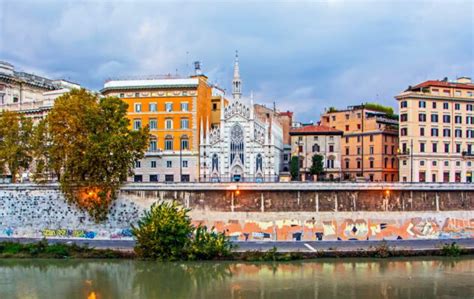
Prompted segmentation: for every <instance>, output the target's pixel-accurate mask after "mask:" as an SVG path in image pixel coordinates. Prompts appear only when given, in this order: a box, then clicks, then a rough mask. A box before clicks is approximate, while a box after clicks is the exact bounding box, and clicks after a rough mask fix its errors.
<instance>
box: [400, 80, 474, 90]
mask: <svg viewBox="0 0 474 299" xmlns="http://www.w3.org/2000/svg"><path fill="white" fill-rule="evenodd" d="M430 86H432V87H441V88H443V87H445V88H462V89H471V90H474V84H472V83H456V82H448V81H440V80H428V81H425V82H423V83H420V84H418V85H415V86H413V87H411V88H409V90H414V89H418V88H423V87H430Z"/></svg>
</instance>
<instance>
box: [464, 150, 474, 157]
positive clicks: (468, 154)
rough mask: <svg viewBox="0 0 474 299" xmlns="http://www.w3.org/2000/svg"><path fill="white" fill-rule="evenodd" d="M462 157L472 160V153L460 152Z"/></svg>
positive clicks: (473, 155)
mask: <svg viewBox="0 0 474 299" xmlns="http://www.w3.org/2000/svg"><path fill="white" fill-rule="evenodd" d="M462 156H463V157H464V158H473V157H474V152H467V151H464V152H462Z"/></svg>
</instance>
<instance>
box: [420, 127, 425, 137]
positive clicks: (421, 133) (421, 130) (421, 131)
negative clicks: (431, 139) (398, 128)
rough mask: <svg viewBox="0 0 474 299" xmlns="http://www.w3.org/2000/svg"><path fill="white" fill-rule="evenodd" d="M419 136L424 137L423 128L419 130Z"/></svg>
mask: <svg viewBox="0 0 474 299" xmlns="http://www.w3.org/2000/svg"><path fill="white" fill-rule="evenodd" d="M420 136H425V128H420Z"/></svg>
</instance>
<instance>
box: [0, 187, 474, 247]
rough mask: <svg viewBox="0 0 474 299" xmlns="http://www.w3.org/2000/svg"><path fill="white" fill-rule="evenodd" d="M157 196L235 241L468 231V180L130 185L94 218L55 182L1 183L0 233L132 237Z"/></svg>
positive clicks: (472, 206)
mask: <svg viewBox="0 0 474 299" xmlns="http://www.w3.org/2000/svg"><path fill="white" fill-rule="evenodd" d="M160 200H177V201H179V202H180V203H181V204H182V205H183V206H185V207H188V208H191V209H192V211H191V217H192V219H193V222H194V223H195V224H199V223H200V224H204V225H207V226H209V227H215V229H216V230H219V231H225V232H226V233H227V234H228V235H230V236H231V238H232V239H234V240H367V239H369V240H371V239H375V240H379V239H418V238H440V239H443V238H474V188H473V187H471V186H468V185H459V186H449V187H446V186H444V187H440V186H438V187H437V186H431V187H430V186H427V185H423V186H422V187H421V186H420V187H416V186H415V187H414V186H410V187H405V186H400V185H399V184H398V185H397V184H392V185H383V186H382V187H381V188H379V187H377V186H376V185H369V186H368V187H367V186H366V185H364V186H358V185H354V186H348V185H337V184H333V185H332V186H330V185H317V184H314V185H308V184H306V185H288V186H285V187H284V188H282V185H278V184H275V185H261V186H259V187H258V188H256V187H255V185H248V186H246V185H240V186H239V187H236V186H234V185H228V186H226V185H217V187H216V185H212V184H209V185H205V184H200V185H189V186H187V185H171V186H170V185H153V187H150V185H148V186H142V185H128V186H125V187H124V188H123V189H122V190H121V192H120V195H119V199H118V200H117V201H116V202H115V203H114V204H113V206H112V208H111V210H110V213H109V219H108V220H107V221H106V222H104V223H100V224H96V223H94V222H93V221H92V220H91V219H90V218H89V217H88V216H87V214H85V213H83V212H82V211H80V210H78V209H77V208H76V207H75V206H71V205H69V204H67V203H66V202H65V201H64V198H63V197H62V195H61V194H60V193H59V191H58V190H57V187H55V186H46V187H37V186H24V185H23V186H22V185H19V186H0V237H5V236H9V237H51V238H55V237H56V238H63V237H67V238H96V239H97V238H104V239H123V238H131V233H130V224H131V223H135V222H136V221H137V219H138V218H139V217H140V216H141V215H142V213H143V211H144V210H145V209H147V208H149V207H150V205H151V204H152V203H154V202H156V201H160Z"/></svg>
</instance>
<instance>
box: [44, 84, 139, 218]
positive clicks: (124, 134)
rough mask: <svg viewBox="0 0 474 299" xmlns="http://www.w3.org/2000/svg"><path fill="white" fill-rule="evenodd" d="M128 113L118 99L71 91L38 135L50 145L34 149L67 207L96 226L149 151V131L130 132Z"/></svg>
mask: <svg viewBox="0 0 474 299" xmlns="http://www.w3.org/2000/svg"><path fill="white" fill-rule="evenodd" d="M127 107H128V106H127V104H126V103H124V102H123V101H121V100H120V99H118V98H115V97H105V98H99V96H98V95H96V94H93V93H90V92H88V91H86V90H85V89H74V90H72V91H71V92H69V93H66V94H64V95H63V96H61V97H59V98H58V99H56V101H55V104H54V107H53V109H52V110H51V111H50V113H49V114H48V116H47V119H46V124H44V126H45V128H44V129H41V128H40V127H39V128H38V130H37V133H38V136H44V135H47V138H46V140H47V142H48V145H46V146H45V145H44V144H43V145H42V147H43V148H41V146H40V147H38V146H37V147H36V153H37V154H38V155H40V156H42V157H44V158H45V159H44V161H45V165H46V166H45V168H47V169H46V170H47V171H52V172H53V173H55V174H56V175H57V176H58V179H59V183H60V186H61V190H62V191H63V193H64V195H65V197H66V198H67V199H68V200H69V201H71V202H74V203H76V204H77V205H78V206H79V207H80V208H83V209H85V210H87V211H88V212H89V213H90V215H91V216H93V217H94V218H95V219H96V220H98V221H99V220H103V219H105V218H106V215H107V211H108V208H109V205H110V203H111V201H112V200H114V199H115V198H116V191H117V190H118V188H119V187H120V185H121V184H122V183H123V182H124V181H126V179H127V176H129V175H131V174H132V169H133V163H134V162H135V161H136V160H137V159H141V158H143V155H144V152H145V150H146V148H147V146H148V128H142V129H139V130H136V131H132V130H131V129H130V128H129V125H130V122H129V120H128V119H127V117H126V113H127ZM41 130H42V131H43V132H41ZM45 131H46V132H47V133H45ZM38 138H39V137H38ZM39 170H42V171H45V169H39ZM39 170H37V172H36V174H37V175H39Z"/></svg>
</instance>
